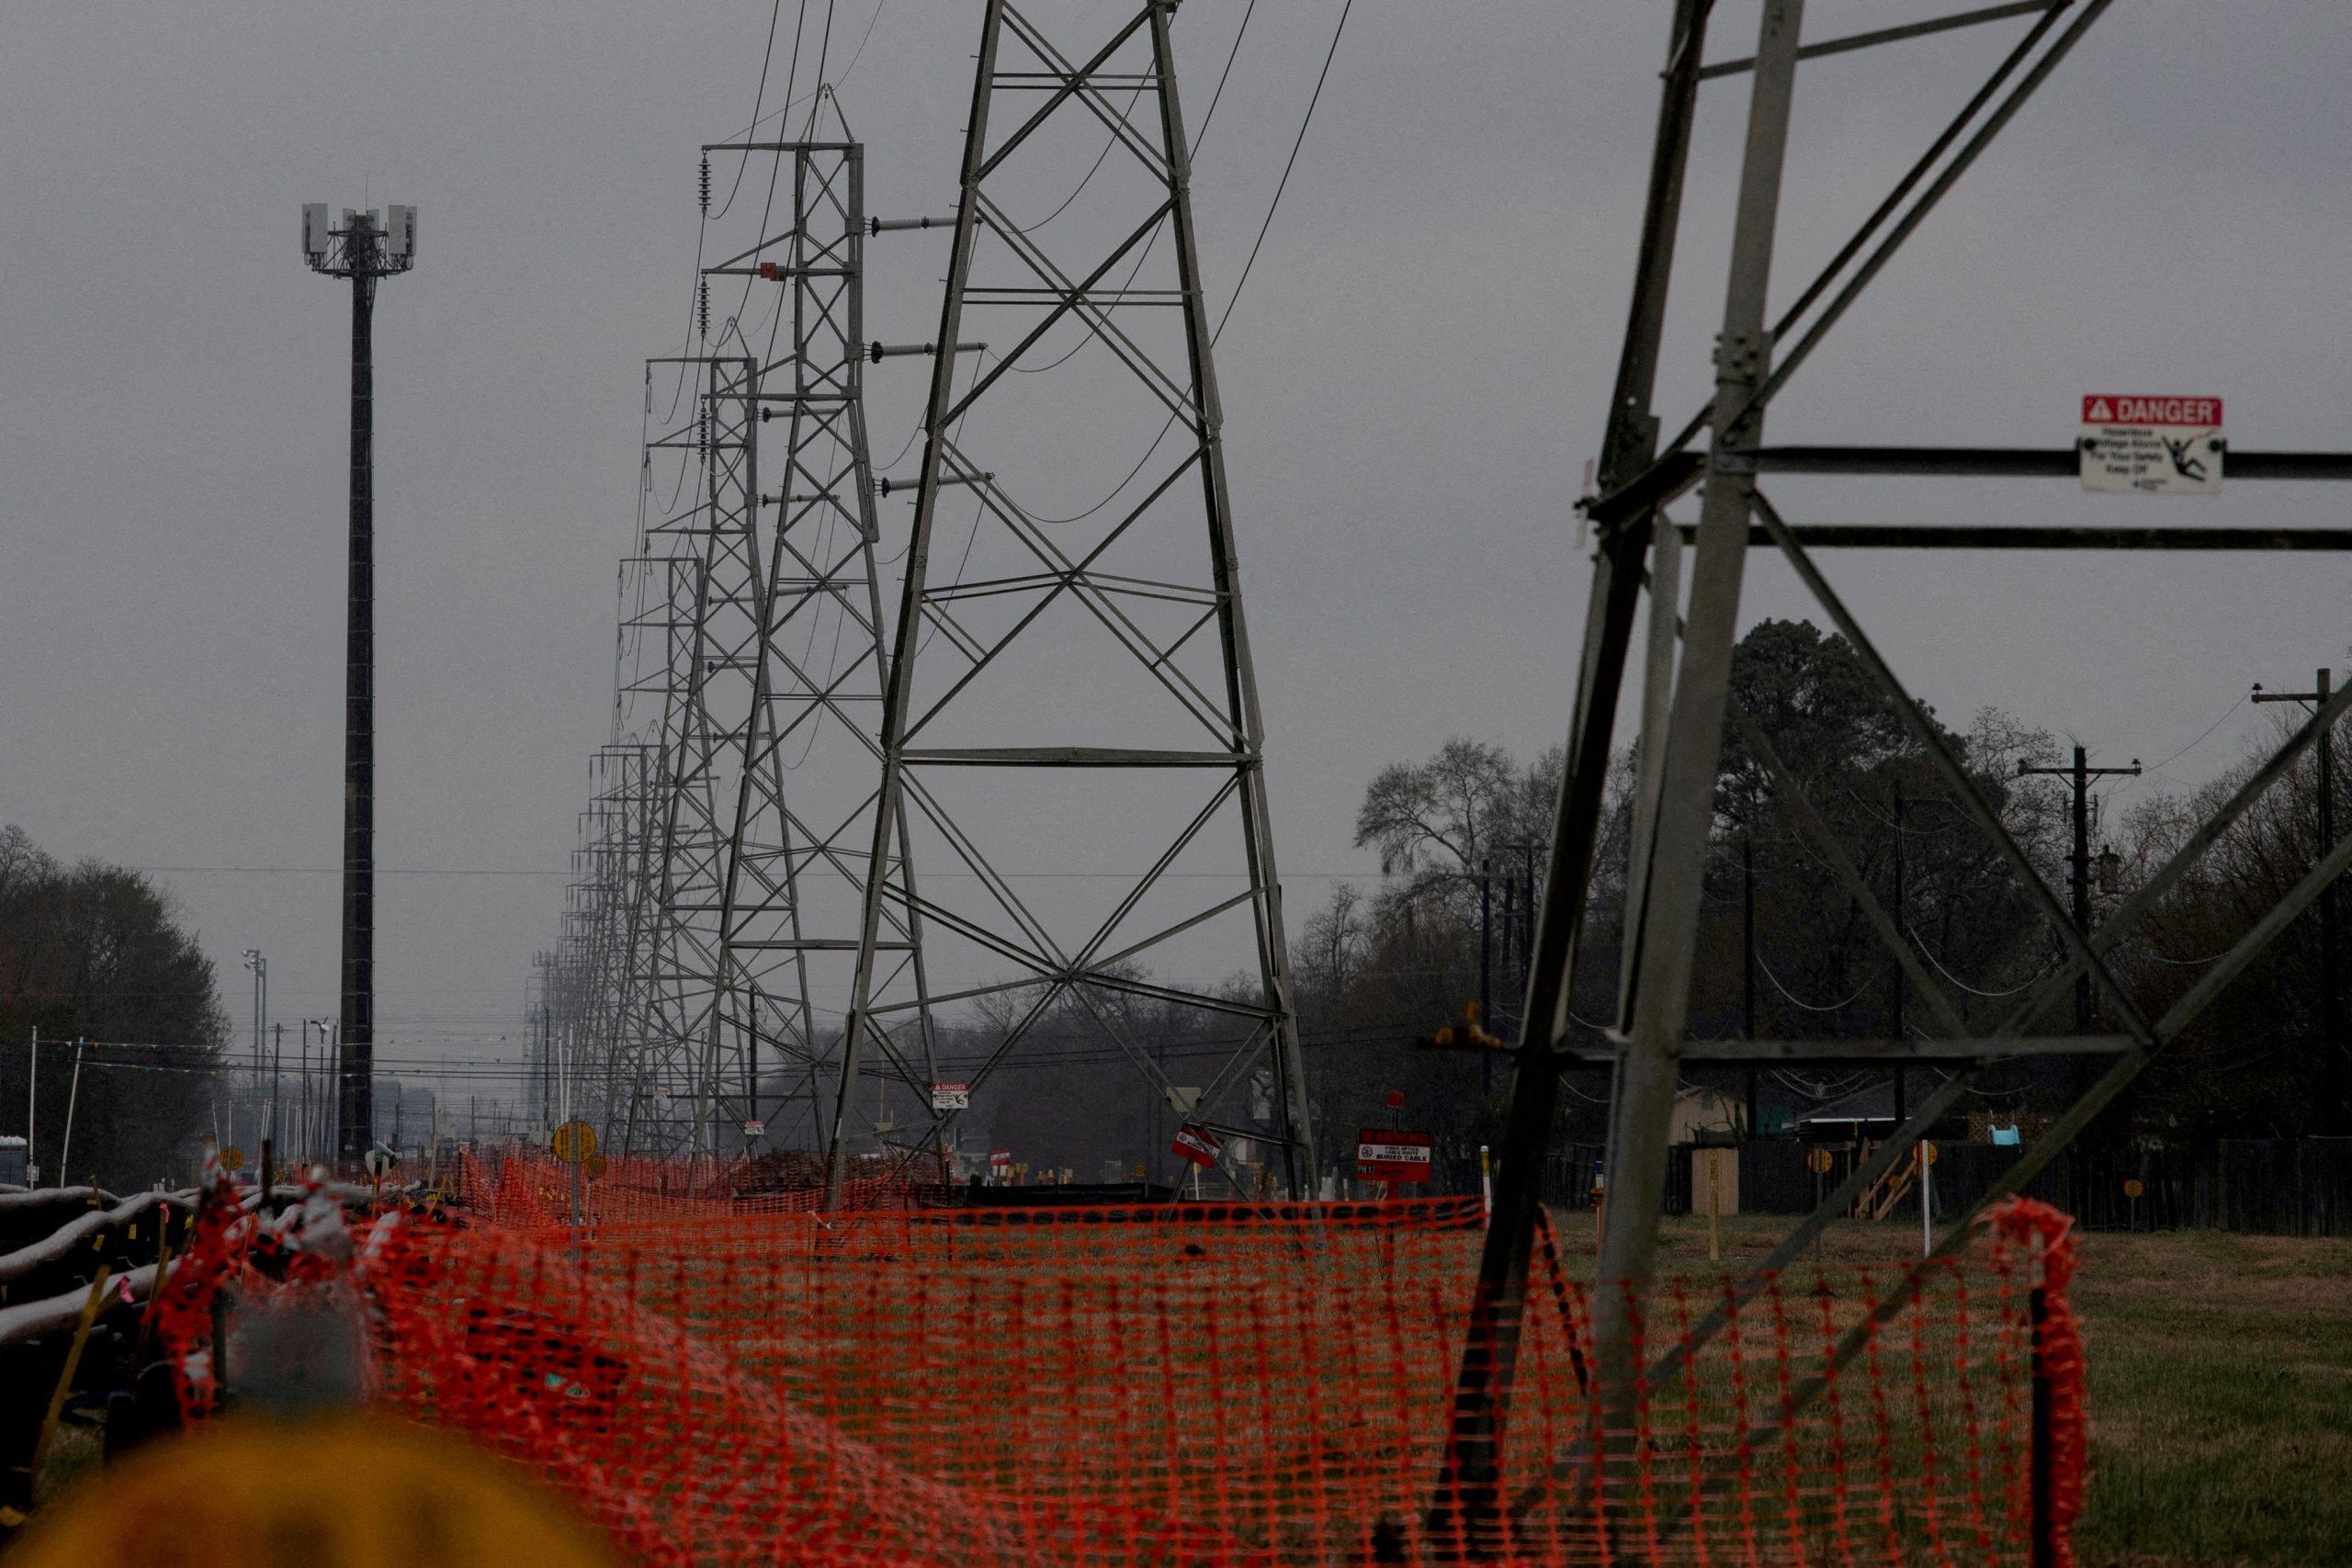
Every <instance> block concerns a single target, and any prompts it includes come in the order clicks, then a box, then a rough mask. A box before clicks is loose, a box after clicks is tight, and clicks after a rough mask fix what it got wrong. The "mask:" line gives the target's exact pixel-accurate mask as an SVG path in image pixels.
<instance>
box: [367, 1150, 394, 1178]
mask: <svg viewBox="0 0 2352 1568" xmlns="http://www.w3.org/2000/svg"><path fill="white" fill-rule="evenodd" d="M360 1163H361V1164H362V1165H364V1166H366V1167H367V1168H368V1175H370V1176H372V1177H374V1178H375V1179H377V1180H379V1181H381V1180H383V1179H384V1178H386V1177H388V1176H390V1175H391V1174H392V1167H393V1166H394V1165H395V1164H397V1163H398V1162H397V1161H396V1160H394V1159H393V1158H392V1151H391V1150H390V1149H384V1148H376V1149H369V1150H368V1153H367V1155H366V1156H364V1157H363V1158H362V1159H361V1161H360Z"/></svg>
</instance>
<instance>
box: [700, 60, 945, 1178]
mask: <svg viewBox="0 0 2352 1568" xmlns="http://www.w3.org/2000/svg"><path fill="white" fill-rule="evenodd" d="M819 107H820V110H821V109H824V108H828V107H830V108H831V109H832V111H833V119H834V121H835V123H836V125H837V126H838V127H839V130H840V131H841V139H840V140H834V141H771V142H728V143H713V144H711V145H709V146H707V147H706V148H705V149H704V150H703V151H704V154H705V156H706V157H707V156H708V155H710V154H711V153H714V152H716V153H719V154H722V155H723V154H725V153H728V152H737V153H741V154H743V155H745V156H747V157H749V156H752V155H762V156H764V157H767V158H771V159H774V160H775V161H776V163H777V164H778V165H779V167H778V169H777V171H776V173H777V175H779V176H780V177H779V179H778V180H777V181H776V182H775V183H776V184H782V185H785V186H787V188H788V189H789V191H790V193H791V214H790V222H789V224H788V225H787V226H786V227H783V228H781V229H779V230H778V231H775V233H773V234H772V235H768V236H763V238H762V239H761V241H760V242H759V243H757V244H756V245H754V246H752V247H750V248H747V249H745V250H742V251H741V252H740V253H738V254H734V255H732V256H730V257H729V258H728V259H726V260H725V261H723V262H721V263H719V264H718V265H715V266H712V267H709V268H707V269H706V275H707V276H709V277H711V278H713V279H722V278H732V277H738V276H740V277H742V278H744V279H745V280H746V281H747V284H748V285H749V287H750V288H752V290H754V291H756V290H759V289H762V288H766V287H768V286H770V285H776V286H780V287H781V288H782V289H783V290H784V294H783V298H782V299H781V301H780V303H779V306H778V310H779V320H778V321H777V323H776V329H775V332H774V333H772V335H771V341H772V342H776V343H781V342H785V341H786V340H787V339H788V344H789V346H788V348H787V349H786V352H784V353H783V354H782V355H774V354H773V352H771V357H770V358H769V359H768V361H767V362H766V363H765V364H763V366H762V367H761V368H760V371H759V377H758V391H757V393H756V394H755V400H756V402H757V405H758V419H759V422H760V423H761V424H762V425H763V426H764V425H766V424H768V423H781V424H782V425H783V427H784V428H783V434H784V440H783V441H782V443H781V444H780V448H779V449H778V450H777V451H776V455H775V459H774V460H773V461H771V462H769V463H768V464H767V465H766V466H765V468H766V471H768V472H770V473H772V474H773V475H774V476H775V478H774V479H773V480H772V481H771V482H772V483H773V484H774V485H775V489H774V491H771V492H769V493H766V494H763V495H761V496H759V497H758V501H759V504H760V507H761V508H762V515H763V516H767V515H773V517H774V519H775V520H774V522H773V524H771V525H768V526H767V528H766V530H765V532H764V534H763V546H764V551H765V554H764V558H763V562H762V575H761V577H760V580H759V581H760V602H759V606H758V614H757V617H756V621H755V633H754V635H755V638H756V647H757V649H758V656H757V658H756V660H755V662H754V668H753V671H752V692H751V709H750V716H749V722H748V724H747V725H746V726H745V728H744V730H743V735H742V750H741V760H740V765H739V767H738V769H737V772H736V776H735V789H736V795H735V801H734V830H733V833H732V836H731V838H730V840H729V846H728V856H727V862H726V868H725V872H724V876H723V880H722V882H721V885H720V888H719V912H718V953H717V958H718V976H717V986H716V993H717V1006H716V1007H715V1008H714V1010H713V1012H712V1016H711V1019H710V1024H709V1028H710V1036H709V1045H708V1049H707V1057H706V1060H707V1064H708V1065H709V1066H712V1067H713V1068H714V1069H715V1066H716V1064H717V1063H718V1060H719V1058H720V1056H721V1055H726V1054H727V1053H728V1052H729V1050H730V1049H732V1050H736V1051H739V1052H740V1053H741V1055H740V1061H741V1068H742V1070H741V1077H740V1082H741V1085H742V1087H743V1090H744V1093H745V1097H746V1109H745V1111H744V1113H743V1114H744V1117H745V1118H746V1120H747V1121H748V1122H764V1120H765V1118H764V1116H763V1111H764V1109H765V1108H764V1107H763V1106H760V1105H759V1104H758V1103H757V1093H756V1089H755V1087H754V1079H755V1077H756V1074H757V1069H758V1066H759V1065H760V1063H761V1061H762V1060H763V1058H762V1056H761V1055H760V1051H761V1047H762V1046H763V1044H764V1045H766V1046H767V1047H769V1048H770V1051H771V1053H772V1054H771V1055H770V1056H769V1057H767V1058H765V1059H767V1060H770V1061H772V1062H773V1063H774V1064H775V1065H776V1066H787V1065H793V1064H797V1065H799V1066H807V1065H808V1064H809V1063H810V1062H811V1061H812V1060H813V1059H814V1057H815V1055H816V1054H817V1053H818V1052H819V1050H820V1048H821V1047H823V1046H826V1045H830V1043H831V1041H830V1039H829V1038H828V1036H829V1035H830V1033H831V1030H832V1029H833V1028H834V1027H837V1026H836V1025H833V1024H832V1023H831V1021H832V1020H836V1019H838V1018H840V1017H841V1016H842V1013H843V1012H844V1011H845V1010H846V1008H847V1006H848V1003H849V1000H850V997H851V991H852V987H853V984H854V980H855V977H856V975H857V970H856V960H857V957H858V953H859V946H860V942H859V939H860V924H859V922H860V919H861V916H862V915H863V912H864V910H865V890H866V886H867V884H868V882H869V880H871V881H872V883H873V885H874V886H875V887H876V889H877V892H878V893H879V894H880V895H881V897H879V899H878V903H879V905H880V907H881V908H882V909H883V911H884V913H883V925H882V929H881V931H879V933H878V935H877V937H876V942H875V947H876V951H877V952H879V953H886V954H887V955H888V956H887V958H886V959H885V960H884V962H883V963H882V964H881V966H880V971H879V973H878V974H877V975H876V978H875V987H876V991H877V992H878V993H879V994H882V995H885V996H887V997H888V998H890V999H891V1000H892V1001H893V1002H894V1003H897V1004H899V1007H900V1015H901V1017H902V1019H903V1021H904V1024H905V1028H904V1029H903V1030H902V1031H901V1032H900V1037H899V1038H898V1039H896V1040H892V1041H889V1042H888V1043H887V1044H886V1046H885V1048H886V1049H887V1050H888V1051H889V1052H890V1055H891V1057H892V1059H893V1061H894V1063H895V1064H897V1065H898V1066H899V1068H900V1070H901V1071H902V1072H903V1073H905V1074H906V1075H907V1076H909V1077H914V1076H916V1075H917V1074H918V1073H919V1075H920V1079H921V1081H922V1083H924V1084H925V1085H928V1084H929V1083H930V1082H931V1081H932V1080H933V1077H935V1076H936V1073H935V1066H936V1063H935V1048H934V1037H933V1030H932V1021H931V1013H930V1001H929V994H928V989H927V986H926V977H925V973H924V967H923V955H922V919H921V917H920V915H919V914H918V913H917V912H916V907H915V901H914V898H913V886H912V882H911V878H910V871H909V867H908V865H907V861H906V856H905V854H904V852H903V844H904V842H905V834H906V828H905V807H904V804H903V802H901V803H899V806H898V807H897V809H896V811H895V812H894V813H893V814H891V815H889V816H888V817H885V816H883V815H881V814H880V812H879V807H880V803H881V790H880V787H879V783H880V776H881V767H880V761H881V757H882V748H881V743H880V738H879V733H878V731H879V728H880V723H881V710H882V695H883V671H884V659H885V655H884V644H883V616H882V594H881V584H880V582H879V581H878V580H877V578H876V570H875V546H876V542H877V541H878V540H879V538H880V536H881V528H880V525H879V523H878V521H877V519H876V514H875V478H874V465H873V460H872V457H871V456H870V454H869V452H868V449H867V445H866V426H865V386H864V375H865V363H866V350H867V344H866V339H865V239H866V217H865V149H864V148H863V147H862V146H860V145H859V144H858V143H857V142H856V141H853V140H849V139H848V126H847V124H846V122H843V121H842V120H841V118H840V111H839V107H838V105H837V104H835V103H834V101H833V99H832V97H831V94H830V93H824V94H821V95H820V105H819ZM814 125H815V117H813V116H812V118H811V124H810V129H811V130H813V129H814ZM787 323H788V333H787V330H786V328H787ZM771 508H772V509H773V512H772V513H771V512H770V511H769V509H771ZM820 1010H821V1015H822V1019H823V1021H820ZM730 1041H732V1042H738V1043H740V1044H738V1045H734V1046H730V1045H729V1042H730ZM811 1131H812V1133H813V1132H814V1131H816V1129H815V1128H813V1127H812V1129H811ZM746 1135H747V1137H748V1136H750V1135H752V1134H751V1133H750V1130H749V1128H747V1129H746Z"/></svg>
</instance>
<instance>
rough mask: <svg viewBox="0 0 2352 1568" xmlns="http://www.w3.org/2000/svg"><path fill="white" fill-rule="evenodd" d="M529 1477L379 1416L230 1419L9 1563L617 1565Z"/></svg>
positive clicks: (92, 1500) (45, 1530)
mask: <svg viewBox="0 0 2352 1568" xmlns="http://www.w3.org/2000/svg"><path fill="white" fill-rule="evenodd" d="M614 1561H615V1560H614V1558H613V1557H612V1556H611V1554H610V1553H609V1552H607V1551H605V1548H604V1546H603V1544H602V1543H601V1542H600V1541H599V1540H597V1539H596V1538H595V1536H594V1535H593V1534H592V1533H591V1532H590V1531H589V1530H588V1529H587V1528H586V1527H585V1526H583V1525H582V1524H581V1523H579V1522H578V1521H577V1520H576V1519H574V1518H573V1517H571V1515H570V1514H569V1513H568V1512H566V1510H565V1509H564V1507H563V1506H562V1505H561V1504H560V1503H559V1502H557V1501H556V1500H555V1499H553V1498H551V1497H549V1496H548V1495H545V1494H543V1493H541V1492H540V1491H538V1490H537V1488H536V1487H534V1486H533V1485H532V1483H530V1481H529V1480H528V1479H527V1478H526V1476H525V1475H524V1474H523V1472H520V1471H517V1470H515V1469H514V1468H512V1467H511V1466H509V1465H507V1464H505V1463H503V1461H498V1460H494V1459H492V1458H491V1457H490V1456H488V1455H486V1454H484V1453H483V1452H482V1451H481V1450H478V1449H473V1448H469V1447H468V1446H467V1445H466V1444H465V1443H463V1442H461V1441H459V1440H458V1439H457V1438H448V1437H444V1436H441V1435H439V1434H437V1433H432V1432H427V1431H424V1430H422V1429H420V1428H418V1427H410V1426H406V1425H403V1424H402V1423H400V1422H397V1421H392V1420H390V1419H387V1418H385V1417H382V1416H368V1415H359V1414H349V1415H338V1416H327V1417H324V1418H322V1419H319V1420H312V1421H297V1422H278V1421H272V1420H267V1419H263V1418H245V1419H239V1420H231V1421H229V1422H227V1423H226V1424H224V1425H222V1426H221V1427H217V1428H215V1429H214V1430H211V1431H209V1432H205V1433H202V1434H199V1435H198V1436H196V1437H192V1438H184V1439H174V1438H164V1439H159V1440H158V1441H157V1442H156V1443H155V1444H154V1446H153V1447H152V1448H150V1449H148V1450H145V1451H143V1452H141V1453H140V1454H139V1455H138V1456H136V1457H135V1458H133V1459H130V1460H129V1461H125V1462H124V1463H123V1464H121V1465H120V1466H119V1467H118V1468H116V1469H113V1470H110V1471H108V1472H107V1473H106V1474H105V1475H104V1476H103V1477H102V1478H100V1479H99V1480H96V1481H94V1482H92V1483H90V1484H89V1485H88V1487H87V1488H86V1489H85V1490H82V1491H80V1492H78V1493H77V1494H76V1495H74V1496H73V1497H71V1498H69V1499H67V1500H66V1501H65V1502H63V1503H62V1504H60V1505H58V1506H54V1507H52V1508H50V1509H46V1510H44V1511H43V1514H42V1517H40V1518H38V1519H36V1520H35V1521H34V1523H33V1527H32V1529H30V1530H28V1532H27V1534H26V1535H25V1538H24V1540H22V1541H21V1543H20V1544H19V1545H18V1546H17V1549H16V1550H15V1551H12V1552H11V1553H10V1554H9V1557H8V1562H9V1568H130V1565H131V1564H138V1565H140V1568H215V1565H216V1564H217V1565H218V1568H261V1565H266V1564H278V1563H285V1564H289V1565H290V1564H295V1563H300V1564H301V1565H302V1568H475V1565H476V1564H479V1565H481V1568H504V1565H507V1564H512V1563H517V1562H528V1563H530V1564H532V1565H533V1568H612V1565H613V1563H614Z"/></svg>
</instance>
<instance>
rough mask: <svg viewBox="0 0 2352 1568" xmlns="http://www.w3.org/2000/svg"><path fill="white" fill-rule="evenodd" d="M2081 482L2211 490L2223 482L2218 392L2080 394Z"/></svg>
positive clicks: (2122, 488) (2116, 488)
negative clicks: (2201, 395)
mask: <svg viewBox="0 0 2352 1568" xmlns="http://www.w3.org/2000/svg"><path fill="white" fill-rule="evenodd" d="M2075 445H2076V448H2077V450H2078V451H2079V452H2080V454H2081V458H2082V469H2081V471H2082V476H2083V488H2084V489H2085V490H2087V491H2110V492H2115V493H2119V494H2130V495H2213V494H2217V493H2219V491H2221V488H2222V454H2223V452H2224V451H2225V450H2226V449H2227V447H2228V445H2229V444H2228V442H2227V441H2225V440H2224V439H2223V438H2222V400H2221V399H2219V398H2177V397H2140V396H2130V395H2124V394H2119V393H2092V394H2090V395H2089V396H2086V397H2085V398H2084V399H2083V428H2082V434H2081V436H2080V437H2079V438H2078V440H2077V441H2076V444H2075Z"/></svg>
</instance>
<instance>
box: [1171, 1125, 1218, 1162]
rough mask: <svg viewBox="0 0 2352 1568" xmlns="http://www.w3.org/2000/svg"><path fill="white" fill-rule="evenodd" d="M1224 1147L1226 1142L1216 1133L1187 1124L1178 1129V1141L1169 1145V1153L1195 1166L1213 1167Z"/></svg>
mask: <svg viewBox="0 0 2352 1568" xmlns="http://www.w3.org/2000/svg"><path fill="white" fill-rule="evenodd" d="M1224 1147H1225V1143H1224V1140H1222V1139H1221V1138H1219V1137H1218V1136H1217V1135H1216V1134H1215V1133H1212V1132H1210V1131H1209V1130H1208V1129H1207V1128H1206V1127H1201V1126H1195V1125H1194V1124H1193V1123H1192V1122H1185V1123H1184V1124H1183V1125H1182V1126H1181V1127H1179V1128H1177V1129H1176V1141H1175V1142H1174V1143H1173V1144H1171V1145H1169V1152H1170V1154H1177V1155H1182V1156H1184V1157H1185V1158H1186V1159H1188V1160H1191V1161H1192V1162H1193V1164H1194V1165H1198V1166H1213V1165H1215V1164H1216V1156H1217V1153H1218V1151H1219V1150H1221V1149H1223V1148H1224Z"/></svg>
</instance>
